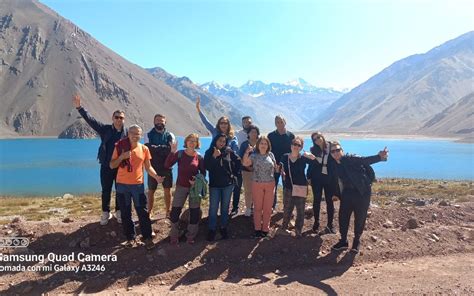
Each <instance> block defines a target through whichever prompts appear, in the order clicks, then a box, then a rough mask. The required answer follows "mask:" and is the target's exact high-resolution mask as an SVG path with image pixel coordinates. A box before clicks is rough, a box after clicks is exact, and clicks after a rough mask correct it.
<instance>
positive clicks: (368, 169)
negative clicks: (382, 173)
mask: <svg viewBox="0 0 474 296" xmlns="http://www.w3.org/2000/svg"><path fill="white" fill-rule="evenodd" d="M362 170H363V173H364V176H365V177H366V178H367V180H368V181H369V183H370V184H372V183H374V182H376V181H377V178H376V177H375V171H374V169H373V168H372V166H371V165H365V164H363V165H362Z"/></svg>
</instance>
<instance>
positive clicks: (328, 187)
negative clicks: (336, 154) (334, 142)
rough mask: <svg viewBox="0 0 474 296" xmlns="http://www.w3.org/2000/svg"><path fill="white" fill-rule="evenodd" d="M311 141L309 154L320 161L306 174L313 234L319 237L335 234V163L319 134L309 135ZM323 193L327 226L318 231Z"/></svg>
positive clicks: (327, 146) (322, 137) (314, 163)
mask: <svg viewBox="0 0 474 296" xmlns="http://www.w3.org/2000/svg"><path fill="white" fill-rule="evenodd" d="M311 140H312V142H313V147H311V149H310V151H311V153H312V154H313V155H314V156H316V157H318V158H320V159H321V162H317V161H313V162H312V163H311V165H310V166H309V169H308V172H307V178H308V180H310V183H311V188H312V190H313V197H314V199H313V214H314V224H313V232H315V233H319V235H324V234H331V233H336V232H335V229H334V226H333V220H334V202H333V200H332V196H333V195H334V193H335V192H336V188H337V177H335V174H334V165H335V161H334V158H332V156H331V153H330V151H329V143H328V142H327V141H326V139H325V138H324V136H323V134H322V133H321V132H315V133H313V134H312V135H311ZM323 191H324V197H325V201H326V212H327V215H328V219H327V226H326V227H325V228H324V229H323V230H321V231H319V214H320V210H321V201H322V197H323Z"/></svg>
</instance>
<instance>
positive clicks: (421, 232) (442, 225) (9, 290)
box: [0, 180, 474, 295]
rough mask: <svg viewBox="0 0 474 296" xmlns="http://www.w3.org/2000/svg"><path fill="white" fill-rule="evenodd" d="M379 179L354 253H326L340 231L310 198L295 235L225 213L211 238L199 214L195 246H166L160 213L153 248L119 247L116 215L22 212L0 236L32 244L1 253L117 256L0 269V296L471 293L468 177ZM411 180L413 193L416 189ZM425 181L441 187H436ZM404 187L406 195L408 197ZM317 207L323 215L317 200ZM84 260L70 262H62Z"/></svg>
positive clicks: (472, 224)
mask: <svg viewBox="0 0 474 296" xmlns="http://www.w3.org/2000/svg"><path fill="white" fill-rule="evenodd" d="M384 182H385V183H384ZM381 183H382V184H378V185H376V186H375V188H374V189H375V190H374V197H373V200H374V202H373V205H372V207H371V209H370V215H369V218H368V221H367V225H366V231H365V232H364V235H363V240H362V247H361V252H360V253H359V254H357V255H355V254H352V253H350V252H331V251H330V247H331V245H333V244H334V243H335V242H336V241H337V239H338V235H336V234H331V235H324V236H319V235H317V234H315V233H313V232H312V231H311V226H312V223H313V219H312V213H311V209H310V208H309V206H310V204H309V203H308V209H307V211H306V219H305V226H304V231H305V235H304V236H303V237H302V238H295V237H288V236H281V235H275V236H273V237H271V238H269V239H255V238H253V237H252V234H253V231H252V221H251V219H250V218H248V217H245V216H243V215H238V216H236V217H234V218H233V219H232V220H231V223H230V226H229V227H230V232H231V238H230V239H228V240H217V241H215V242H213V243H208V242H207V241H206V240H205V236H206V223H207V219H206V218H204V219H203V220H202V222H201V227H200V232H199V235H198V237H197V240H196V243H195V244H194V245H188V244H186V243H185V242H184V241H181V242H180V244H179V245H178V246H172V245H170V244H169V242H168V239H167V234H168V229H169V224H168V222H167V220H166V219H164V218H163V216H161V215H158V219H156V220H155V221H154V224H153V228H154V231H155V232H156V237H155V242H156V244H157V247H156V248H155V249H154V250H152V251H146V250H145V248H143V247H137V248H134V249H125V248H123V247H121V245H120V243H121V242H122V241H123V240H124V237H123V235H122V231H121V227H120V225H119V224H117V223H116V221H115V220H114V219H112V220H111V221H110V223H109V224H108V225H106V226H100V225H99V224H98V222H97V221H96V217H95V216H96V215H94V216H90V215H89V216H88V217H87V216H82V215H77V216H74V217H70V216H68V217H67V218H64V217H60V218H59V217H56V218H52V217H48V218H46V219H44V220H42V221H29V220H26V219H25V218H24V217H22V216H20V217H17V218H14V219H12V220H11V221H10V222H8V223H4V225H3V226H2V229H1V232H0V233H1V234H2V236H6V237H9V236H25V237H28V238H30V241H31V242H30V245H29V246H28V247H27V248H26V249H25V248H14V249H13V248H4V249H1V252H2V253H3V254H6V253H17V254H20V253H21V254H37V255H38V254H48V253H50V252H52V253H55V254H66V255H68V254H71V253H72V252H74V253H75V254H78V253H80V252H82V253H85V254H115V255H116V256H117V261H116V262H102V263H99V265H103V267H102V266H100V268H103V269H104V271H81V272H78V273H75V272H73V271H54V272H32V271H25V272H12V271H3V272H0V293H1V294H2V295H16V294H17V295H28V294H32V295H38V294H42V293H44V294H48V293H49V294H50V295H56V294H79V293H101V294H104V295H108V294H137V295H139V294H160V295H161V294H167V293H171V294H262V293H266V292H268V293H275V292H277V293H279V294H290V293H291V294H301V295H303V294H305V295H306V294H330V295H335V294H392V293H395V294H399V295H406V294H412V295H413V294H437V293H441V294H459V295H469V294H470V295H472V294H473V293H474V284H473V283H472V280H470V279H472V277H473V275H474V270H473V269H474V259H473V256H472V255H473V252H474V248H473V234H474V211H473V210H474V200H473V199H472V197H473V195H472V184H471V183H470V182H464V183H462V184H464V185H462V184H461V183H459V184H456V186H454V185H453V184H452V183H447V182H442V181H440V182H438V183H430V184H431V185H429V184H425V183H422V181H407V180H388V181H387V180H386V181H382V182H381ZM404 184H405V185H404ZM422 185H423V186H422ZM417 186H419V187H420V188H419V190H414V189H415V188H416V187H417ZM430 186H431V187H433V188H431V189H434V188H438V190H436V192H438V193H437V194H435V193H433V192H432V191H431V190H430V188H429V187H430ZM440 186H444V188H443V187H440ZM464 187H466V188H465V190H464V189H463V190H464V191H463V190H460V189H462V188H464ZM404 188H410V189H412V190H405V189H404ZM407 192H411V193H412V194H411V195H410V196H406V193H407ZM72 199H74V198H72ZM80 201H81V199H80V198H76V202H80ZM323 204H324V203H323ZM322 208H323V209H322V211H323V215H322V216H323V217H324V216H325V215H324V213H325V207H324V205H323V207H322ZM204 212H205V211H204ZM58 216H59V214H58ZM336 219H337V214H336ZM281 220H282V214H281V213H279V212H277V213H276V214H275V215H274V216H273V217H272V227H273V228H274V229H275V228H277V227H278V225H279V224H281ZM336 221H337V220H336ZM324 223H325V221H322V224H323V225H324ZM336 225H337V223H336ZM88 263H91V262H88ZM92 263H94V262H92ZM86 264H87V263H81V262H78V261H77V260H75V261H72V262H67V263H66V265H68V266H83V265H86ZM94 264H95V263H94ZM0 265H3V266H7V265H18V263H17V262H9V263H6V262H0ZM23 265H28V263H23ZM38 265H39V264H38ZM60 265H61V266H63V265H64V263H61V264H60Z"/></svg>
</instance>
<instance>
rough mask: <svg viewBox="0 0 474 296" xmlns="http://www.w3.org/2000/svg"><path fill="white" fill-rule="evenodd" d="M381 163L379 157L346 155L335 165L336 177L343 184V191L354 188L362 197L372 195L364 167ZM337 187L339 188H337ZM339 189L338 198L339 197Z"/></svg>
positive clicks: (370, 184)
mask: <svg viewBox="0 0 474 296" xmlns="http://www.w3.org/2000/svg"><path fill="white" fill-rule="evenodd" d="M379 161H382V159H381V158H380V156H379V155H373V156H368V157H361V156H357V155H349V154H346V155H344V156H343V157H342V158H341V163H340V164H337V165H336V171H337V176H338V178H339V179H341V181H342V183H343V190H344V188H345V189H348V188H355V189H357V191H359V193H360V194H361V195H362V196H369V197H370V194H371V193H372V183H371V181H370V178H369V176H368V175H367V173H366V171H365V168H364V165H367V166H368V165H371V164H374V163H377V162H379ZM338 187H339V186H338ZM341 193H342V192H340V188H339V194H338V195H339V196H341Z"/></svg>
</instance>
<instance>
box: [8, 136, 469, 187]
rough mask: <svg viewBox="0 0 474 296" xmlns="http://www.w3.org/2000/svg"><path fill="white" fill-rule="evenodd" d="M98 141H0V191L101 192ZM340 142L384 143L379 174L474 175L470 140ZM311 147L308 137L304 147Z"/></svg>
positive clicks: (358, 146)
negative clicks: (385, 159)
mask: <svg viewBox="0 0 474 296" xmlns="http://www.w3.org/2000/svg"><path fill="white" fill-rule="evenodd" d="M178 141H179V143H180V144H179V147H181V146H182V143H183V138H182V137H178ZM99 143H100V141H99V140H98V139H92V140H60V139H15V140H0V195H1V196H6V195H14V196H18V195H44V196H57V195H62V194H64V193H71V194H81V193H96V192H100V190H101V188H100V181H99V168H100V166H99V163H98V162H97V160H96V156H97V148H98V146H99ZM209 143H210V138H202V139H201V144H202V147H203V148H201V153H202V154H204V152H205V149H207V148H208V147H209ZM341 143H342V145H343V147H344V150H345V152H348V153H357V154H360V155H366V156H368V155H373V154H376V153H377V152H378V151H379V150H381V149H383V148H384V146H387V147H388V149H389V150H390V157H389V161H388V162H382V163H378V164H375V165H374V166H373V167H374V169H375V172H376V175H377V177H402V178H417V179H445V180H473V179H474V144H465V143H454V142H450V141H445V140H388V139H364V140H356V139H351V140H342V141H341ZM309 147H310V140H309V137H308V138H307V139H306V141H305V147H304V148H305V150H309ZM175 169H176V168H175ZM174 175H175V176H176V173H175V174H174Z"/></svg>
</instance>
